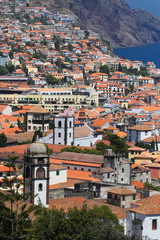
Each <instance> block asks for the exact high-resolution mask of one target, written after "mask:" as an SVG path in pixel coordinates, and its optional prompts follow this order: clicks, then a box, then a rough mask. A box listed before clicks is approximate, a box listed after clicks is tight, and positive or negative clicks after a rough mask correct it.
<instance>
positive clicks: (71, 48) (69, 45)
mask: <svg viewBox="0 0 160 240" xmlns="http://www.w3.org/2000/svg"><path fill="white" fill-rule="evenodd" d="M68 50H69V51H71V52H72V51H73V46H72V44H70V43H68Z"/></svg>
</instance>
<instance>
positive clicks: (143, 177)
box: [131, 164, 151, 183]
mask: <svg viewBox="0 0 160 240" xmlns="http://www.w3.org/2000/svg"><path fill="white" fill-rule="evenodd" d="M131 180H136V181H138V182H142V183H145V182H149V183H151V171H150V169H148V168H147V167H143V166H141V165H139V164H132V166H131Z"/></svg>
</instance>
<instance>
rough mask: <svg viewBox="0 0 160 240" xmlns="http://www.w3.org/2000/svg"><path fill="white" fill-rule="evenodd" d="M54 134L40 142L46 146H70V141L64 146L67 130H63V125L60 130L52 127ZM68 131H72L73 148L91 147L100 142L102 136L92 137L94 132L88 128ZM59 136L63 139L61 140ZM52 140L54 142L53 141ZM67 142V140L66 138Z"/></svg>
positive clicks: (81, 127)
mask: <svg viewBox="0 0 160 240" xmlns="http://www.w3.org/2000/svg"><path fill="white" fill-rule="evenodd" d="M54 131H55V134H54V133H50V134H48V135H47V136H45V137H42V138H40V142H42V143H47V144H53V143H54V144H61V145H72V144H71V143H72V141H67V144H64V140H63V139H64V138H65V135H66V134H67V130H65V128H63V124H62V125H61V128H60V127H59V128H58V127H57V128H56V127H55V126H54ZM68 131H71V133H72V131H73V136H74V140H73V142H74V146H82V147H91V146H93V145H94V143H95V142H96V141H97V140H102V135H97V136H94V130H93V129H91V128H90V127H89V126H87V125H86V126H80V127H73V129H72V128H71V129H69V130H68ZM58 136H61V137H63V139H61V137H58ZM53 139H54V140H53ZM66 140H67V138H66Z"/></svg>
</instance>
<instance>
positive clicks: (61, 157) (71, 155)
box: [53, 152, 103, 164]
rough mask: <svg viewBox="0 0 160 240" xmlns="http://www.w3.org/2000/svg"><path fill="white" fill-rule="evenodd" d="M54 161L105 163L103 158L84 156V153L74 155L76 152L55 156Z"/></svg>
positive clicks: (99, 156) (91, 155) (90, 155)
mask: <svg viewBox="0 0 160 240" xmlns="http://www.w3.org/2000/svg"><path fill="white" fill-rule="evenodd" d="M53 158H54V159H59V160H69V161H78V162H85V163H97V164H102V163H103V156H101V155H93V154H83V153H74V152H62V153H58V154H55V155H53Z"/></svg>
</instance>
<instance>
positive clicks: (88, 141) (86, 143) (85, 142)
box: [74, 135, 102, 147]
mask: <svg viewBox="0 0 160 240" xmlns="http://www.w3.org/2000/svg"><path fill="white" fill-rule="evenodd" d="M97 140H102V135H98V136H97V137H94V136H89V137H82V138H75V139H74V146H83V147H91V146H93V144H94V143H95V142H96V141H97Z"/></svg>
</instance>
